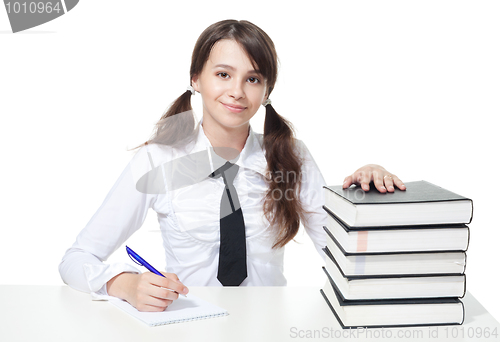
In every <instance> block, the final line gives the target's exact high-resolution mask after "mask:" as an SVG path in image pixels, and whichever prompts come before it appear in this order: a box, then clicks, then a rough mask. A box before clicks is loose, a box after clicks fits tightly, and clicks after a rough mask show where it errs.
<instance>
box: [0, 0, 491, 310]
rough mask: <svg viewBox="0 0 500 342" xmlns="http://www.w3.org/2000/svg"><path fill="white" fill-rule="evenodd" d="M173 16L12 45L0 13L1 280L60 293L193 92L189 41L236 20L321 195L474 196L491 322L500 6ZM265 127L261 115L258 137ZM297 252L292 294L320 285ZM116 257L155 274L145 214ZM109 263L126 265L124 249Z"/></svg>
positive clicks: (156, 236) (253, 6) (234, 10)
mask: <svg viewBox="0 0 500 342" xmlns="http://www.w3.org/2000/svg"><path fill="white" fill-rule="evenodd" d="M179 3H180V1H176V2H174V1H124V0H121V1H117V0H114V1H111V0H107V1H81V2H80V3H79V4H78V5H77V6H76V7H75V8H74V9H73V10H72V11H70V12H68V13H67V14H66V15H64V16H63V17H61V18H58V19H56V20H54V21H52V22H49V23H46V24H44V25H42V26H39V27H36V28H33V29H31V30H28V31H25V32H21V33H16V34H12V33H11V31H10V25H9V22H8V18H7V15H6V12H5V11H4V10H3V9H0V31H1V32H0V114H1V125H0V146H1V151H2V155H1V157H2V162H1V165H2V166H1V168H0V176H1V194H2V196H1V206H0V208H1V215H0V228H1V230H0V253H1V255H2V257H3V258H2V259H3V262H2V266H1V272H0V284H54V285H56V284H62V281H61V279H60V277H59V273H58V270H57V266H58V263H59V261H60V259H61V257H62V256H63V254H64V252H65V250H66V249H67V248H69V247H70V245H71V244H72V243H73V241H74V239H75V237H76V235H77V234H78V232H79V231H80V230H81V229H82V228H83V227H84V226H85V224H86V223H87V221H88V220H89V219H90V217H91V216H92V215H93V213H94V212H95V211H96V210H97V208H98V207H99V205H100V203H101V202H102V200H103V199H104V197H105V195H106V193H107V192H108V191H109V189H110V188H111V186H112V185H113V183H114V181H115V180H116V179H117V177H118V176H119V174H120V173H121V171H122V170H123V168H124V167H125V166H126V164H127V163H128V161H129V160H130V158H131V156H132V152H128V151H127V149H130V148H132V147H135V146H137V145H138V144H140V143H142V142H144V141H145V140H146V139H147V138H148V137H149V136H150V134H151V132H152V128H153V125H154V123H155V122H156V121H157V120H158V119H159V117H160V116H161V115H162V114H163V112H164V110H165V109H166V108H167V106H168V105H169V104H170V103H171V102H172V101H173V100H174V99H175V98H177V96H179V95H180V94H181V93H182V92H184V91H185V89H186V86H187V85H188V84H189V64H190V55H191V52H192V48H193V46H194V43H195V41H196V39H197V37H198V35H199V34H200V33H201V32H202V31H203V29H205V28H206V27H207V26H208V25H210V24H212V23H214V22H216V21H219V20H222V19H228V18H234V19H247V20H250V21H252V22H254V23H255V24H257V25H258V26H260V27H261V28H262V29H264V30H265V31H266V32H267V33H268V34H269V35H270V36H271V38H272V39H273V40H274V42H275V44H276V47H277V50H278V55H279V57H280V61H281V69H280V75H279V80H278V83H277V86H276V88H275V91H274V92H273V94H272V96H271V98H272V100H273V106H274V107H275V108H276V110H277V111H278V112H279V113H281V114H282V115H284V116H285V117H286V118H288V119H289V120H291V121H292V122H293V124H294V126H295V128H296V131H297V136H298V138H300V139H302V140H303V141H304V142H305V143H306V144H307V146H308V147H309V150H310V151H311V153H312V154H313V156H314V158H315V160H316V162H317V163H318V165H319V167H320V169H321V170H322V172H323V174H324V177H325V179H326V181H327V183H328V184H330V185H334V184H341V183H342V181H343V179H344V177H345V176H346V175H348V174H349V173H352V172H353V171H355V170H356V169H357V168H358V167H360V166H362V165H364V164H367V163H378V164H381V165H383V166H384V167H386V168H387V169H388V170H390V171H391V172H394V173H396V174H397V175H398V176H399V177H400V178H401V179H403V180H404V181H414V180H421V179H424V180H427V181H430V182H432V183H435V184H437V185H440V186H442V187H444V188H447V189H449V190H452V191H454V192H457V193H459V194H461V195H463V196H467V197H469V198H471V199H473V200H474V219H473V221H472V223H471V224H470V229H471V240H470V247H469V251H468V259H467V261H468V264H467V271H466V274H467V289H468V290H469V291H470V292H471V293H472V294H473V295H474V296H475V297H476V298H477V299H478V300H479V301H480V302H481V303H482V304H483V305H484V306H485V307H486V308H487V309H488V310H489V311H490V312H491V313H492V314H493V316H494V317H496V318H497V320H498V319H499V318H500V306H499V305H500V299H499V297H498V295H497V293H498V291H496V289H497V288H498V283H496V282H495V279H498V261H499V254H498V249H499V243H498V242H499V237H500V233H499V229H500V227H499V219H498V211H499V206H498V201H497V199H498V195H497V191H498V189H499V186H500V184H499V175H498V170H499V162H498V150H499V146H500V139H499V137H498V135H499V124H498V120H499V114H500V110H499V109H500V104H499V103H500V102H499V94H500V93H499V91H500V82H499V80H500V63H499V62H498V61H500V44H499V39H500V21H499V20H498V18H499V17H500V2H498V1H456V0H455V1H436V0H434V1H422V0H421V1H342V2H341V1H307V2H302V1H301V2H298V1H288V2H286V6H285V7H284V6H283V5H278V4H277V3H278V2H277V1H276V2H271V1H246V2H242V4H238V3H237V2H235V1H227V2H223V1H185V2H182V3H183V4H179ZM275 3H276V4H275ZM283 3H284V2H283ZM195 99H196V100H195V110H196V111H197V114H198V117H200V116H201V110H200V109H199V108H200V107H199V106H200V103H199V100H200V97H199V96H197V97H196V98H195ZM262 125H263V113H262V112H259V114H258V115H257V116H256V117H255V118H254V119H253V122H252V126H253V127H254V129H255V130H256V131H259V132H262ZM297 240H298V241H299V242H300V243H298V244H297V243H290V244H289V246H288V247H287V248H288V250H287V256H286V265H285V266H286V275H287V278H288V280H289V285H290V286H303V285H306V286H317V287H318V288H319V287H322V286H323V284H324V279H325V278H324V274H323V273H322V271H321V266H322V261H321V259H320V258H319V256H318V254H317V253H316V251H315V250H314V249H313V247H312V244H311V242H310V240H309V239H308V237H307V236H306V235H304V234H303V233H300V234H299V236H298V237H297ZM127 243H128V244H130V245H131V246H135V249H136V250H137V251H141V254H144V255H143V256H144V257H145V259H147V260H149V261H150V262H151V263H152V264H154V265H159V266H158V267H161V266H160V265H164V260H163V251H162V246H161V242H160V233H159V230H158V228H157V221H156V217H155V216H154V213H151V214H150V215H149V216H148V219H147V222H146V223H145V225H144V226H143V228H141V230H140V231H139V232H138V233H137V234H136V235H134V236H133V237H132V238H131V239H130V240H129V241H128V242H127ZM115 260H123V261H127V257H126V253H125V251H124V249H119V250H118V251H117V252H116V253H115V254H114V255H113V256H112V257H111V259H110V260H109V261H115Z"/></svg>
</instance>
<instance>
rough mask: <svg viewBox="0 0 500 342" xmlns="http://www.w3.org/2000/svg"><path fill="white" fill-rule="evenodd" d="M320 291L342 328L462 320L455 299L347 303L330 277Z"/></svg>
mask: <svg viewBox="0 0 500 342" xmlns="http://www.w3.org/2000/svg"><path fill="white" fill-rule="evenodd" d="M325 272H326V270H325ZM327 275H328V274H327ZM320 292H321V294H322V295H323V298H324V299H325V301H326V303H327V304H328V306H329V307H330V309H331V310H332V312H333V314H334V315H335V317H336V318H337V320H338V321H339V323H340V325H341V326H342V328H344V329H346V328H358V327H359V328H362V327H364V328H390V327H404V326H430V325H457V324H462V323H463V322H464V319H465V308H464V305H463V303H462V302H461V301H460V299H458V298H408V299H384V300H347V299H345V298H343V297H342V295H341V294H340V292H339V290H338V288H337V287H336V285H335V283H334V282H333V280H331V278H328V280H327V281H326V283H325V286H324V287H323V289H322V290H320Z"/></svg>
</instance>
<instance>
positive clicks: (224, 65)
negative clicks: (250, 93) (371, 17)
mask: <svg viewBox="0 0 500 342" xmlns="http://www.w3.org/2000/svg"><path fill="white" fill-rule="evenodd" d="M215 68H223V69H229V70H231V71H234V70H236V69H235V68H234V67H232V66H230V65H228V64H217V65H214V69H215ZM248 73H249V74H252V73H255V74H260V75H262V73H261V72H260V71H259V70H250V71H249V72H248Z"/></svg>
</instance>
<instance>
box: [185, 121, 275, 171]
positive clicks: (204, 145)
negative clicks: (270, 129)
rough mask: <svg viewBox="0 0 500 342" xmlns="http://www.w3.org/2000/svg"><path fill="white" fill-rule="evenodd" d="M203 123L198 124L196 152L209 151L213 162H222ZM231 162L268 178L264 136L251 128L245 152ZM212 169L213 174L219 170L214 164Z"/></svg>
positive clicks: (244, 148)
mask: <svg viewBox="0 0 500 342" xmlns="http://www.w3.org/2000/svg"><path fill="white" fill-rule="evenodd" d="M202 122H203V119H201V120H200V122H199V123H198V135H197V137H196V143H195V146H194V151H201V150H208V151H209V155H210V156H211V160H212V161H213V160H214V159H219V160H222V158H221V157H219V156H218V155H216V154H215V152H214V150H213V146H212V144H211V143H210V140H208V138H207V136H206V135H205V132H204V130H203V126H202V125H201V124H202ZM235 160H236V161H235ZM231 162H233V163H235V164H236V165H238V166H239V167H243V168H245V169H248V170H252V171H255V172H257V173H259V174H261V175H262V176H264V177H268V175H266V171H267V160H266V156H265V153H264V148H263V135H262V134H259V133H255V132H254V131H253V129H252V127H251V126H250V128H249V132H248V137H247V140H246V142H245V146H244V147H243V150H242V151H241V152H240V154H239V156H238V157H236V158H234V159H232V160H231ZM222 164H223V163H222ZM211 168H212V172H213V171H215V169H216V168H217V167H214V163H213V162H212V165H211Z"/></svg>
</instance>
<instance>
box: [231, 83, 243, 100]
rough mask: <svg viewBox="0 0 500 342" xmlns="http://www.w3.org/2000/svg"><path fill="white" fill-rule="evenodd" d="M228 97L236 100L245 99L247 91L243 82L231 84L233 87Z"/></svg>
mask: <svg viewBox="0 0 500 342" xmlns="http://www.w3.org/2000/svg"><path fill="white" fill-rule="evenodd" d="M228 95H229V96H230V97H232V98H233V99H235V100H239V99H242V98H244V97H245V90H244V86H243V84H242V82H240V81H239V80H234V81H233V82H231V86H230V87H229V89H228Z"/></svg>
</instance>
